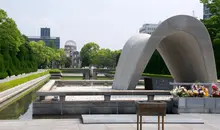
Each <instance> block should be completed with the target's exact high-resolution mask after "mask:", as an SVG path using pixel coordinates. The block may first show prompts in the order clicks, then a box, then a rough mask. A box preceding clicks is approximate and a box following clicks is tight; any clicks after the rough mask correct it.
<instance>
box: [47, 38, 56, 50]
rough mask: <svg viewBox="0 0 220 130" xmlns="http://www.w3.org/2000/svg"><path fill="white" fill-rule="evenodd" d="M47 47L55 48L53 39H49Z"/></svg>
mask: <svg viewBox="0 0 220 130" xmlns="http://www.w3.org/2000/svg"><path fill="white" fill-rule="evenodd" d="M48 47H50V48H53V49H56V44H55V43H54V41H53V40H50V42H49V44H48Z"/></svg>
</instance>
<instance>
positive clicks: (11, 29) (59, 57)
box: [0, 9, 66, 79]
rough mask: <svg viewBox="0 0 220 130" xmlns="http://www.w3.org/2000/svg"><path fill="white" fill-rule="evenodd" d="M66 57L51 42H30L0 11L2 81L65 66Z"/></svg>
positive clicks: (0, 68)
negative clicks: (8, 77)
mask: <svg viewBox="0 0 220 130" xmlns="http://www.w3.org/2000/svg"><path fill="white" fill-rule="evenodd" d="M65 60H66V55H65V52H64V50H63V49H56V46H55V44H54V43H53V41H52V42H50V44H49V47H47V46H46V45H45V43H44V42H43V41H39V42H30V41H28V38H27V37H26V36H25V35H22V34H21V32H20V31H19V30H18V28H17V25H16V23H15V21H14V20H13V19H11V18H9V17H8V16H7V13H6V12H5V11H4V10H2V9H0V79H2V78H5V77H7V76H11V75H18V74H22V73H28V72H33V71H37V69H38V68H46V67H51V68H52V67H59V66H62V65H63V66H64V64H65V63H64V62H65Z"/></svg>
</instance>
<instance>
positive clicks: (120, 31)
mask: <svg viewBox="0 0 220 130" xmlns="http://www.w3.org/2000/svg"><path fill="white" fill-rule="evenodd" d="M0 8H1V9H4V10H5V11H6V12H7V13H8V15H9V17H11V18H13V19H14V20H15V21H16V23H17V25H18V28H19V29H20V31H21V32H22V33H23V34H25V35H27V36H39V35H40V28H41V27H50V28H51V35H52V36H59V37H60V39H61V47H64V44H65V41H67V40H74V41H75V42H76V43H77V47H78V50H80V49H81V47H82V46H83V45H84V44H86V43H88V42H96V43H97V44H99V46H100V47H101V48H110V49H113V50H116V49H121V48H123V46H124V44H125V42H126V41H127V40H128V39H129V38H130V37H131V36H133V35H135V34H137V33H138V30H139V28H140V27H141V26H142V25H143V24H145V23H158V22H159V21H163V20H165V19H167V18H169V17H171V16H174V15H179V14H185V15H193V11H194V12H195V15H196V17H198V18H202V15H203V6H202V4H201V3H200V1H199V0H0Z"/></svg>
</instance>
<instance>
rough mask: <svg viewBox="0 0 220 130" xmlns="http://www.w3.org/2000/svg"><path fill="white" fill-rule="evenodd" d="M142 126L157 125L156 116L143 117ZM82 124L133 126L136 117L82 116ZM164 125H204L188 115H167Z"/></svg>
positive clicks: (117, 115)
mask: <svg viewBox="0 0 220 130" xmlns="http://www.w3.org/2000/svg"><path fill="white" fill-rule="evenodd" d="M142 120H143V123H144V124H157V116H143V117H142ZM82 122H83V124H135V123H137V115H135V114H106V115H105V114H104V115H96V114H91V115H88V114H85V115H82ZM164 123H165V124H204V121H203V120H202V119H201V118H198V117H195V116H192V115H190V114H167V115H166V116H165V117H164Z"/></svg>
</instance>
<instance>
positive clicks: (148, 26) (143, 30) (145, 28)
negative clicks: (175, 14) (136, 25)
mask: <svg viewBox="0 0 220 130" xmlns="http://www.w3.org/2000/svg"><path fill="white" fill-rule="evenodd" d="M159 24H160V23H159ZM159 24H149V23H148V24H144V25H143V26H142V27H141V28H140V29H139V33H147V34H152V33H153V32H154V30H155V29H156V28H157V27H158V25H159Z"/></svg>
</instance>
